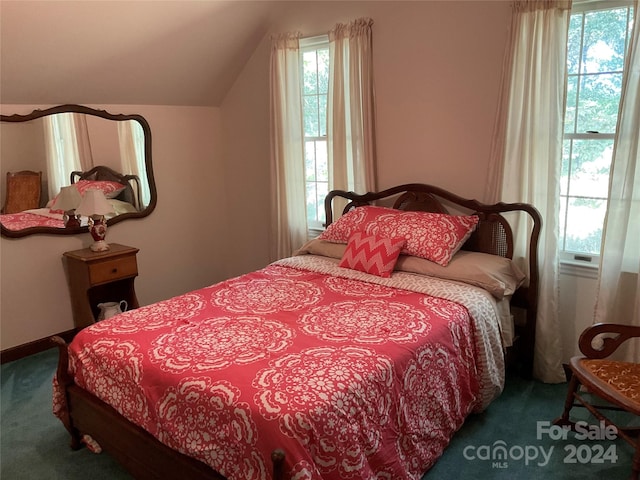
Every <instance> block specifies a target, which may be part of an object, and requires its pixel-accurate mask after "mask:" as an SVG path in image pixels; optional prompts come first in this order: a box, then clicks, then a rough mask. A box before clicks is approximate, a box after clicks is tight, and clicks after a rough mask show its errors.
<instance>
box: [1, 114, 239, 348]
mask: <svg viewBox="0 0 640 480" xmlns="http://www.w3.org/2000/svg"><path fill="white" fill-rule="evenodd" d="M90 106H93V107H96V108H101V109H105V110H107V111H108V112H111V113H127V114H132V113H138V114H141V115H142V116H144V117H145V118H146V119H147V121H148V122H149V125H150V127H151V133H152V141H153V143H152V155H153V170H154V173H155V179H156V187H157V190H158V203H157V207H156V209H155V211H154V212H153V213H152V214H151V215H150V216H149V217H146V218H143V219H139V220H130V221H125V222H121V223H119V224H117V225H114V226H113V227H111V228H109V231H108V232H107V241H109V242H117V243H122V244H125V245H131V246H135V247H138V248H140V252H139V254H138V269H139V276H138V278H137V279H136V291H137V294H138V298H139V300H140V303H141V304H149V303H152V302H155V301H158V300H162V299H165V298H168V297H171V296H174V295H178V294H181V293H184V292H186V291H189V290H192V289H196V288H199V287H202V286H205V285H209V284H211V283H214V282H216V281H218V280H221V279H223V278H225V277H226V275H227V273H226V263H227V258H228V257H227V255H226V254H225V252H226V250H227V248H228V247H227V245H228V242H229V240H230V237H229V236H228V234H227V229H226V228H225V225H226V223H227V204H226V203H225V202H226V196H225V187H226V186H225V180H224V176H225V175H224V162H223V159H222V155H221V151H222V147H221V136H220V133H221V120H220V110H219V109H217V108H213V107H164V106H133V105H126V106H124V105H122V106H118V105H90ZM43 107H45V106H39V108H43ZM0 108H1V109H2V113H3V114H8V113H28V112H30V111H31V110H32V109H33V108H34V106H27V105H19V106H18V105H2V106H0ZM90 243H91V237H90V236H89V234H83V235H75V236H55V235H35V236H29V237H24V238H18V239H9V238H4V237H3V238H2V239H0V300H1V306H0V343H1V348H2V349H6V348H9V347H13V346H16V345H20V344H23V343H26V342H30V341H33V340H37V339H40V338H44V337H46V336H48V335H51V334H54V333H58V332H62V331H65V330H69V329H71V328H73V320H72V316H71V304H70V301H69V294H68V290H67V285H66V279H65V276H64V271H63V266H62V253H63V252H65V251H67V250H75V249H78V248H84V247H87V246H88V245H89V244H90Z"/></svg>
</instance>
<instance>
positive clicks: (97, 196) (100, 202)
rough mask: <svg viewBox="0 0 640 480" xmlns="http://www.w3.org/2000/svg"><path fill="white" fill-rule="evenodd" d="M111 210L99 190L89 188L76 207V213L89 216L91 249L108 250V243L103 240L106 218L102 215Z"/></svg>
mask: <svg viewBox="0 0 640 480" xmlns="http://www.w3.org/2000/svg"><path fill="white" fill-rule="evenodd" d="M112 212H113V208H112V207H111V204H110V203H109V202H108V201H107V197H105V196H104V193H102V191H101V190H96V189H94V188H91V189H89V190H87V191H86V192H85V193H84V196H83V197H82V201H81V202H80V205H79V206H78V208H76V214H77V215H83V216H86V217H89V233H91V236H92V237H93V240H94V242H93V244H92V245H91V246H90V247H89V248H91V251H93V252H104V251H106V250H109V244H108V243H107V242H106V241H105V240H104V238H105V236H106V235H107V220H106V219H105V218H104V216H105V215H106V214H108V213H112Z"/></svg>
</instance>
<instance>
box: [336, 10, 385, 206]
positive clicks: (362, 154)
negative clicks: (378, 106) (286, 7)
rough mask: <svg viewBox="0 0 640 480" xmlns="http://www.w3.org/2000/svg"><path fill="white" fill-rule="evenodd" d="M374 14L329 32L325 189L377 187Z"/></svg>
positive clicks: (357, 189) (368, 188)
mask: <svg viewBox="0 0 640 480" xmlns="http://www.w3.org/2000/svg"><path fill="white" fill-rule="evenodd" d="M372 25H373V20H371V19H369V18H361V19H358V20H355V21H353V22H351V23H349V24H348V25H344V24H341V23H339V24H337V25H336V26H335V27H334V28H333V29H332V30H331V31H330V32H329V57H330V58H331V62H330V68H329V78H330V81H329V98H328V101H327V117H328V122H327V123H328V125H327V130H328V140H329V148H328V152H329V189H340V190H353V191H355V192H359V193H365V192H369V191H374V190H376V170H375V164H376V157H375V113H374V112H375V104H374V100H375V99H374V85H373V58H372V55H373V52H372V46H373V41H372V37H371V34H372V32H371V26H372Z"/></svg>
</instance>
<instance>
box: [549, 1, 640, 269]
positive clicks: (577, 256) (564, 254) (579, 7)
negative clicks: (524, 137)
mask: <svg viewBox="0 0 640 480" xmlns="http://www.w3.org/2000/svg"><path fill="white" fill-rule="evenodd" d="M633 6H634V5H633V1H632V0H583V1H580V0H577V1H574V2H573V5H572V8H571V13H570V15H571V16H573V15H575V14H580V15H584V14H587V13H588V12H594V11H598V10H612V9H616V8H629V9H630V10H631V16H632V19H633V20H632V22H633V23H635V22H636V20H637V12H634V9H633ZM629 33H630V32H627V37H626V39H625V58H626V56H627V55H628V51H629V50H628V47H629V39H630V36H629ZM580 53H581V54H582V51H581V52H580ZM625 65H626V62H625ZM622 72H623V75H624V68H623V71H622ZM599 73H601V74H602V73H607V72H599ZM581 75H583V74H582V73H580V75H579V76H578V79H581V78H582V76H581ZM568 79H569V74H568V72H567V80H566V81H565V88H568ZM578 83H579V82H578ZM577 95H579V94H578V93H577ZM578 104H579V96H578V97H577V98H576V106H577V105H578ZM618 110H619V106H618ZM564 115H565V121H566V120H567V104H566V101H565V113H564ZM573 121H574V122H577V121H578V119H577V112H576V114H575V118H574V119H573ZM617 128H618V127H617V122H616V128H615V131H614V132H612V133H611V132H603V133H601V132H595V131H593V132H591V131H589V132H582V133H566V132H565V131H564V129H563V135H562V145H563V152H564V146H565V142H566V141H568V140H570V141H575V140H611V141H612V142H614V141H615V136H616V132H617ZM563 155H564V153H563ZM570 193H571V192H570V191H569V190H567V192H566V195H562V194H561V195H560V202H561V203H563V204H565V205H567V204H568V201H569V199H571V198H580V196H579V195H571V194H570ZM584 198H592V197H584ZM605 201H608V193H607V197H606V198H605ZM558 213H559V214H561V215H562V214H563V207H562V205H561V209H560V211H559V212H558ZM567 213H568V209H567V208H565V209H564V219H563V218H560V223H559V227H561V228H563V231H559V232H558V233H559V238H558V239H559V240H564V239H566V223H567V218H568V217H567ZM605 220H606V219H605ZM603 222H604V220H603ZM603 235H604V224H603ZM558 251H559V260H560V263H561V265H562V266H563V267H564V268H563V270H565V272H571V273H574V274H578V275H581V276H587V277H591V276H592V275H597V274H594V273H589V272H588V270H592V271H594V272H595V271H597V269H598V268H599V263H600V254H599V253H597V254H594V253H583V252H576V251H573V250H565V249H564V244H562V245H559V248H558Z"/></svg>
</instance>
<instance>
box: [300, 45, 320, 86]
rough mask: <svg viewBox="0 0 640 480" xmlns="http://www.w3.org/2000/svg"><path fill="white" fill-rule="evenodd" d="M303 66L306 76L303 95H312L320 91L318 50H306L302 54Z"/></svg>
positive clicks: (304, 75)
mask: <svg viewBox="0 0 640 480" xmlns="http://www.w3.org/2000/svg"><path fill="white" fill-rule="evenodd" d="M302 68H303V77H304V82H303V83H304V86H303V89H302V93H303V95H312V94H314V93H317V92H318V75H317V73H318V69H317V65H316V52H304V53H303V54H302Z"/></svg>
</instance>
